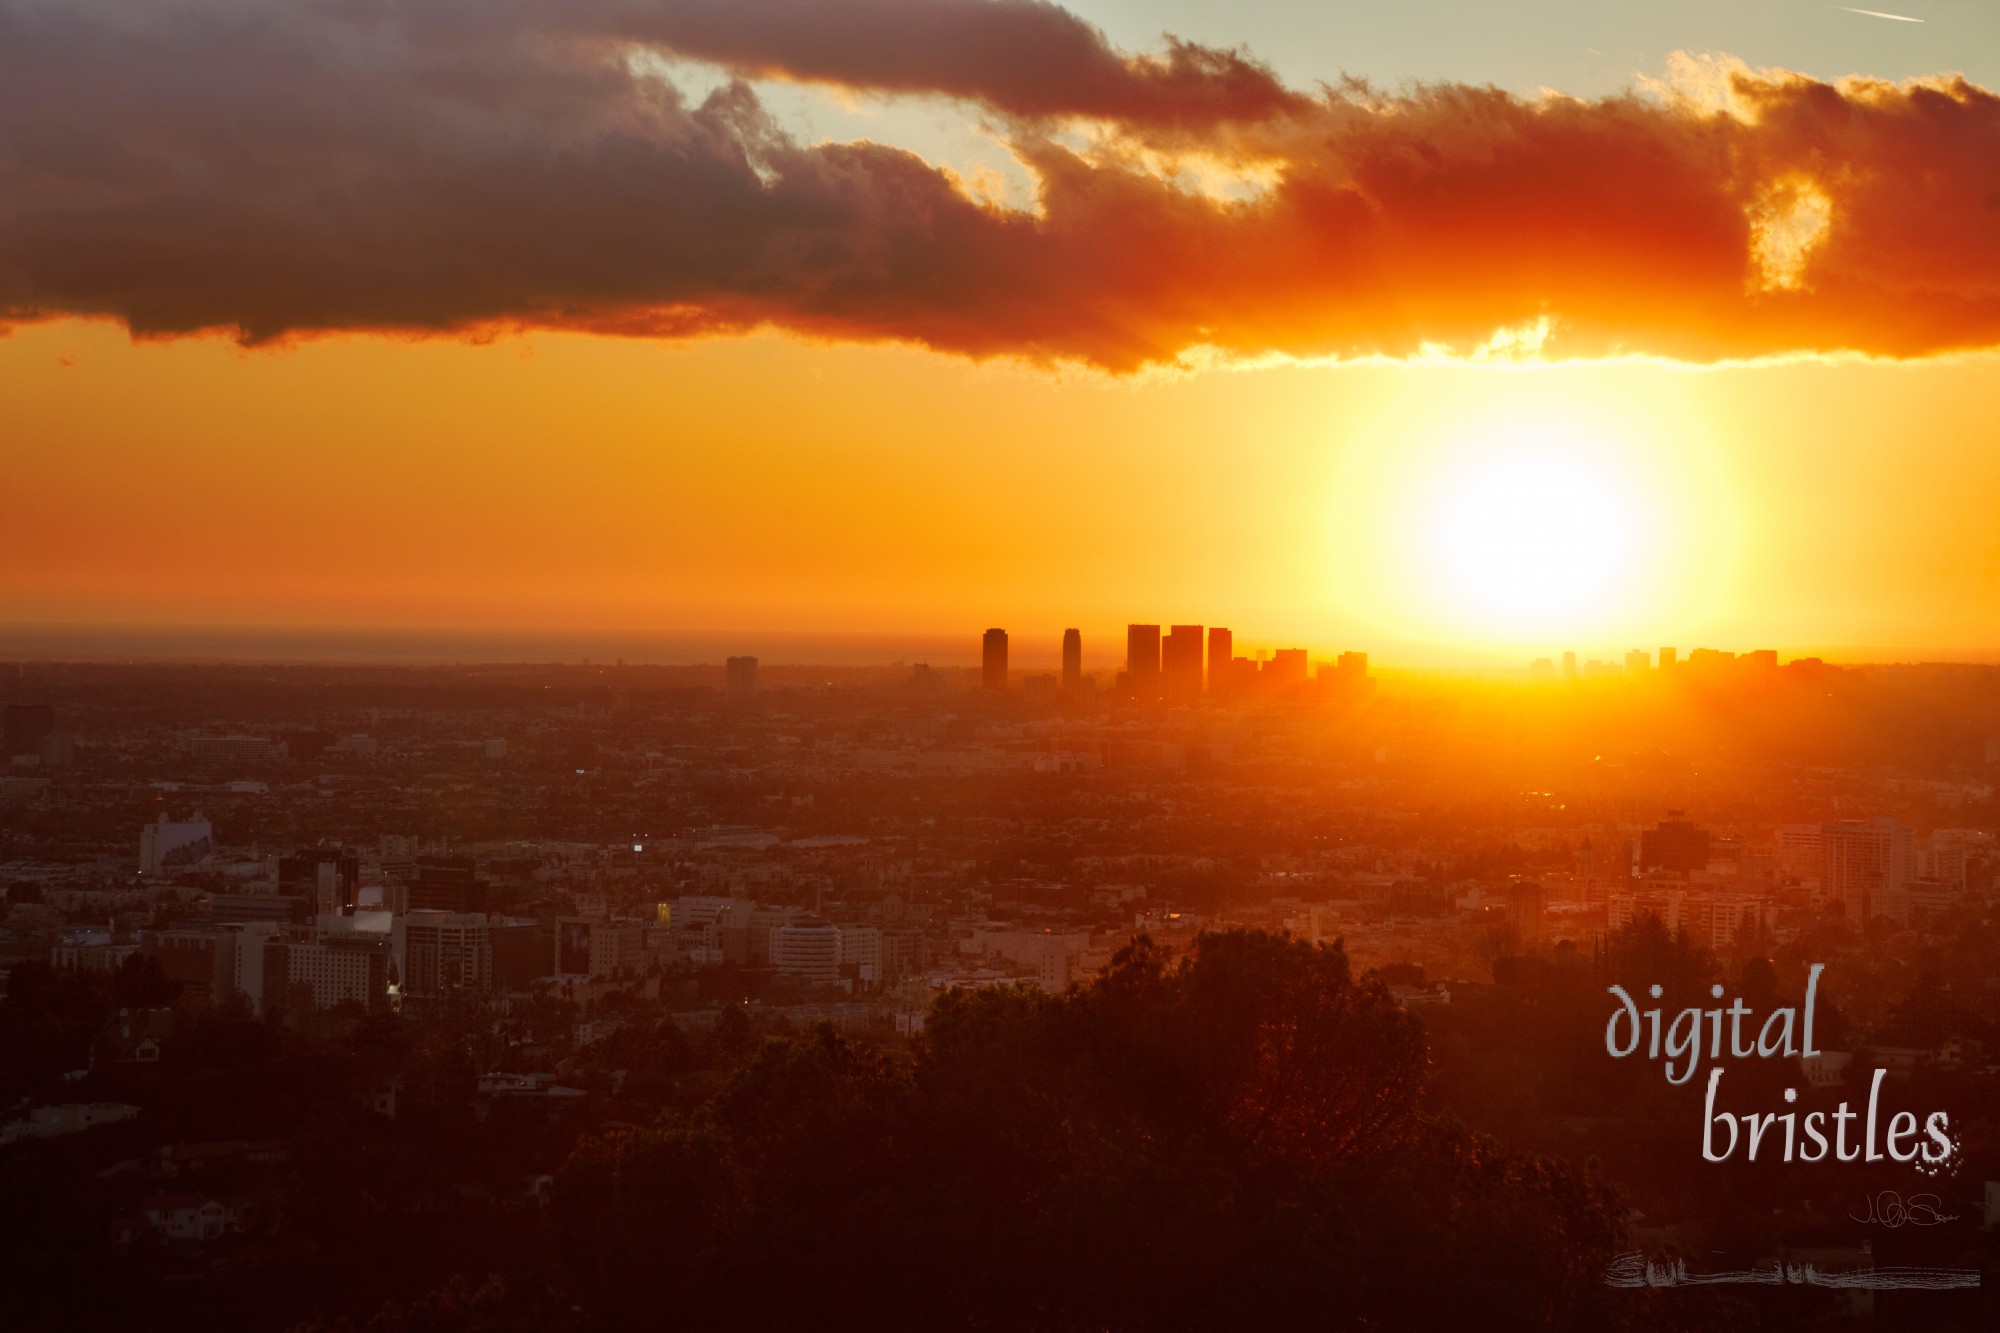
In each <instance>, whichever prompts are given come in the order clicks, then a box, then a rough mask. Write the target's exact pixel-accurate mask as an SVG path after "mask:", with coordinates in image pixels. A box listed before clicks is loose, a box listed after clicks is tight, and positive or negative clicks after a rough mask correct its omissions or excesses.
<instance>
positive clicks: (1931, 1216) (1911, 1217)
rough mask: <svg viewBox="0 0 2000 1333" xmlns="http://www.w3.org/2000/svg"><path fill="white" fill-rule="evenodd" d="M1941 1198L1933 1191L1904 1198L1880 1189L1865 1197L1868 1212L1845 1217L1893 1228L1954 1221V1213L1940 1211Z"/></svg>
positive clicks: (1933, 1224)
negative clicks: (1862, 1215) (1877, 1192)
mask: <svg viewBox="0 0 2000 1333" xmlns="http://www.w3.org/2000/svg"><path fill="white" fill-rule="evenodd" d="M1942 1203H1943V1200H1941V1199H1939V1198H1938V1196H1937V1195H1935V1194H1912V1195H1911V1196H1910V1197H1909V1198H1908V1199H1907V1200H1905V1199H1904V1198H1903V1196H1902V1195H1900V1194H1898V1193H1896V1191H1894V1190H1883V1191H1882V1192H1881V1193H1880V1194H1871V1195H1870V1196H1868V1199H1867V1205H1868V1215H1867V1216H1866V1217H1855V1216H1854V1214H1853V1213H1849V1214H1848V1216H1849V1217H1850V1218H1853V1220H1854V1221H1856V1222H1873V1223H1876V1224H1878V1225H1880V1226H1885V1227H1888V1228H1890V1229H1891V1230H1894V1229H1895V1228H1897V1227H1905V1226H1909V1227H1934V1226H1940V1225H1942V1224H1944V1223H1946V1222H1956V1221H1957V1220H1958V1214H1957V1213H1947V1212H1943V1211H1941V1210H1940V1208H1941V1205H1942Z"/></svg>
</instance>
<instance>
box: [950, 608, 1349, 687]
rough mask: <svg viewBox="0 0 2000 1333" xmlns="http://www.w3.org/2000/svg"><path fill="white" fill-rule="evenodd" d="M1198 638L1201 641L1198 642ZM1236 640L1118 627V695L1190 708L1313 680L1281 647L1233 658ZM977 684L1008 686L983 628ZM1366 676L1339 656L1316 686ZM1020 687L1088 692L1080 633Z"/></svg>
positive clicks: (1294, 654)
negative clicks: (1053, 667)
mask: <svg viewBox="0 0 2000 1333" xmlns="http://www.w3.org/2000/svg"><path fill="white" fill-rule="evenodd" d="M1204 635H1206V639H1205V640H1204ZM1235 648H1236V637H1235V635H1234V634H1233V633H1232V632H1231V631H1230V630H1228V629H1226V628H1224V627H1222V626H1216V627H1214V628H1205V627H1204V626H1201V625H1171V626H1168V627H1167V628H1166V632H1165V633H1162V632H1161V627H1160V626H1159V625H1156V624H1131V625H1127V626H1126V627H1125V669H1124V670H1123V671H1121V672H1119V673H1118V678H1117V686H1116V688H1117V691H1118V692H1119V693H1120V694H1122V695H1125V696H1127V697H1130V698H1134V699H1139V700H1143V701H1162V702H1167V703H1183V704H1184V703H1194V702H1197V701H1199V700H1200V699H1201V698H1202V697H1203V696H1204V695H1206V696H1207V697H1209V698H1215V699H1221V698H1229V697H1249V696H1251V695H1254V694H1258V693H1283V692H1285V691H1288V690H1297V689H1300V688H1302V687H1304V686H1305V685H1306V684H1308V682H1309V681H1310V680H1311V679H1312V671H1311V664H1310V663H1309V661H1308V660H1307V655H1306V650H1305V649H1303V648H1280V649H1278V650H1277V651H1276V652H1274V653H1272V654H1271V656H1270V657H1268V658H1261V657H1260V658H1254V659H1253V658H1248V657H1238V656H1236V652H1235ZM979 674H980V684H981V686H982V687H983V688H985V689H988V690H994V691H1004V690H1005V689H1007V686H1008V639H1007V631H1006V630H1004V629H1000V628H994V629H989V630H987V631H986V633H985V634H984V635H983V636H981V639H980V673H979ZM1367 676H1368V654H1366V653H1354V652H1347V653H1342V654H1340V656H1339V657H1338V658H1336V659H1335V660H1334V661H1332V662H1322V663H1321V664H1320V666H1319V674H1318V679H1319V681H1320V682H1321V683H1322V684H1324V685H1328V686H1331V687H1333V688H1336V689H1342V688H1349V687H1353V686H1357V685H1358V684H1359V683H1360V682H1362V681H1365V680H1366V678H1367ZM1026 684H1027V685H1028V687H1029V688H1030V690H1031V692H1033V691H1034V689H1035V687H1037V686H1039V687H1040V688H1041V689H1044V690H1048V689H1053V688H1055V687H1056V686H1057V685H1058V684H1059V685H1060V688H1061V689H1062V691H1063V692H1064V693H1071V692H1075V691H1078V690H1082V689H1085V688H1088V687H1089V685H1090V681H1089V679H1088V678H1087V677H1085V675H1084V674H1083V631H1081V630H1078V629H1066V630H1064V631H1063V637H1062V674H1061V676H1060V678H1058V677H1054V676H1034V677H1030V678H1029V679H1028V680H1027V682H1026Z"/></svg>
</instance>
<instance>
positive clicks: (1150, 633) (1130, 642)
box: [1125, 625, 1160, 699]
mask: <svg viewBox="0 0 2000 1333" xmlns="http://www.w3.org/2000/svg"><path fill="white" fill-rule="evenodd" d="M1125 681H1126V684H1127V685H1129V686H1130V687H1131V690H1132V693H1134V694H1136V695H1138V696H1139V697H1140V698H1142V699H1156V698H1158V697H1159V694H1160V627H1159V626H1158V625H1127V626H1126V627H1125Z"/></svg>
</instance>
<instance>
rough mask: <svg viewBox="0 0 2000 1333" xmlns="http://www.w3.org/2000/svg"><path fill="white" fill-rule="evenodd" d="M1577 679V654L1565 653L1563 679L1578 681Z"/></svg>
mask: <svg viewBox="0 0 2000 1333" xmlns="http://www.w3.org/2000/svg"><path fill="white" fill-rule="evenodd" d="M1576 677H1577V671H1576V654H1575V653H1564V654H1563V679H1564V680H1575V679H1576Z"/></svg>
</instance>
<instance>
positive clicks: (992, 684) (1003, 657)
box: [979, 629, 1007, 690]
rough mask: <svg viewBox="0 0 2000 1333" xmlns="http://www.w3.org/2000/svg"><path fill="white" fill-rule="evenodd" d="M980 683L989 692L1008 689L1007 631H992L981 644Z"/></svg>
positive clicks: (987, 633) (988, 632)
mask: <svg viewBox="0 0 2000 1333" xmlns="http://www.w3.org/2000/svg"><path fill="white" fill-rule="evenodd" d="M979 683H980V684H981V685H984V686H985V687H986V688H987V689H989V690H1004V689H1006V688H1007V631H1006V630H1004V629H990V630H987V631H986V637H985V638H983V639H981V640H980V642H979Z"/></svg>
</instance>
